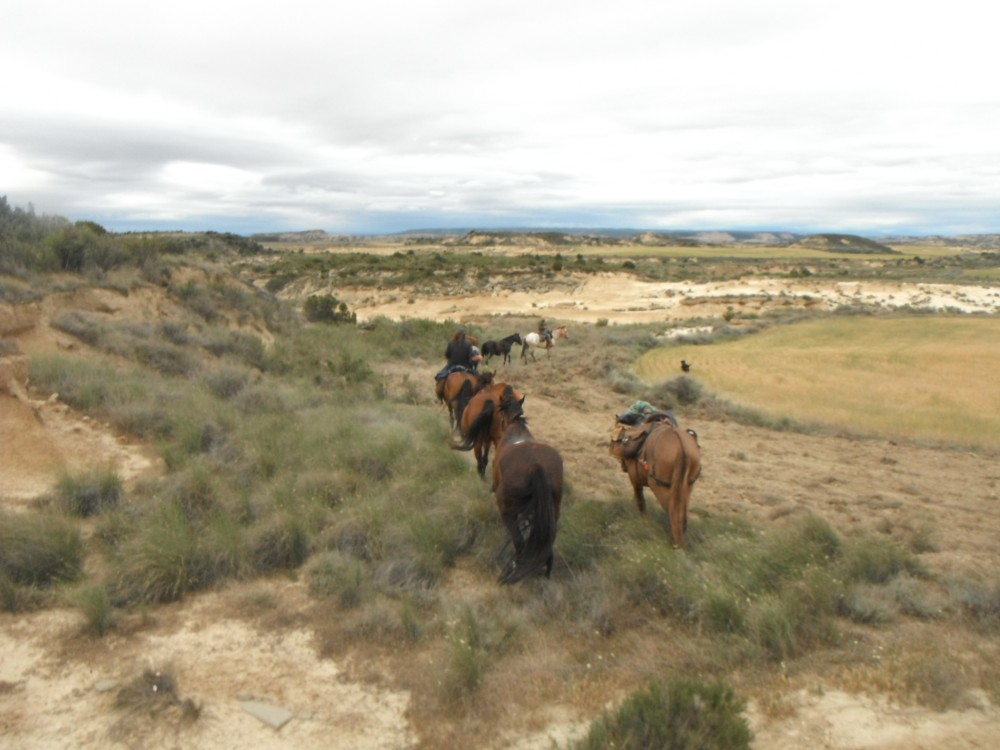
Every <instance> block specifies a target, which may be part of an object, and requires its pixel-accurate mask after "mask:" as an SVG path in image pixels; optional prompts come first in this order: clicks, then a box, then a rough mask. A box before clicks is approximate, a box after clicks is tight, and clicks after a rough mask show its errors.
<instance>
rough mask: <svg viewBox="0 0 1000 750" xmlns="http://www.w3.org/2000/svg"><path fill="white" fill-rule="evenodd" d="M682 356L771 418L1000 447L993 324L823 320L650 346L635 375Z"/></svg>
mask: <svg viewBox="0 0 1000 750" xmlns="http://www.w3.org/2000/svg"><path fill="white" fill-rule="evenodd" d="M681 359H686V360H687V361H689V362H692V363H694V369H693V371H692V373H691V376H692V377H696V378H697V379H698V380H699V381H700V382H702V383H704V384H705V385H706V386H707V387H708V388H709V389H710V390H711V391H713V392H715V393H717V394H718V395H719V396H720V397H722V398H725V399H729V400H731V401H733V402H736V403H738V404H741V405H745V406H748V407H751V408H753V409H758V410H760V411H761V412H764V413H765V414H767V415H768V416H770V417H773V418H776V417H778V416H782V417H788V418H791V419H793V420H795V421H799V422H819V423H822V424H825V425H829V426H832V427H835V428H838V429H844V430H849V431H855V432H861V433H868V434H875V435H879V436H883V437H908V438H914V439H918V440H928V441H934V442H941V443H947V444H950V443H959V444H963V445H973V446H984V447H988V448H1000V391H998V390H997V389H996V388H995V387H994V374H995V373H996V372H997V371H998V369H1000V320H996V319H993V318H978V317H977V318H970V317H941V318H930V317H919V318H870V317H850V318H843V317H834V318H824V319H822V320H813V321H808V322H804V323H799V324H797V325H790V326H780V327H775V328H771V329H769V330H767V331H764V332H761V333H758V334H755V335H752V336H747V337H744V338H742V339H739V340H735V341H726V342H723V343H719V344H715V345H711V346H693V345H686V346H677V347H667V348H662V347H661V348H657V349H655V350H653V351H651V352H648V353H647V354H645V355H644V356H643V357H642V358H641V359H640V360H639V362H638V364H637V371H638V373H639V375H640V376H641V377H642V378H643V379H644V380H645V381H646V382H650V383H653V382H659V381H661V380H664V379H666V378H668V377H673V376H675V375H676V373H677V370H678V364H677V363H678V362H679V361H680V360H681Z"/></svg>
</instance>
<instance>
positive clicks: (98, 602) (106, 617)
mask: <svg viewBox="0 0 1000 750" xmlns="http://www.w3.org/2000/svg"><path fill="white" fill-rule="evenodd" d="M70 601H71V602H72V603H73V604H74V605H75V606H76V607H77V609H79V610H80V613H81V614H82V615H83V618H84V623H85V629H86V631H87V632H88V633H90V634H91V635H94V636H97V637H101V636H103V635H104V634H105V633H107V632H108V631H109V630H111V628H113V627H114V625H115V613H114V607H113V606H112V604H111V598H110V597H109V596H108V592H107V589H105V588H104V586H102V585H100V584H86V585H84V586H82V587H80V588H79V589H78V590H77V591H75V592H73V593H72V594H71V595H70Z"/></svg>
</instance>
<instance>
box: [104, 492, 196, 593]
mask: <svg viewBox="0 0 1000 750" xmlns="http://www.w3.org/2000/svg"><path fill="white" fill-rule="evenodd" d="M121 557H122V559H121V562H120V569H119V571H120V572H119V580H118V583H117V586H118V595H119V597H120V598H121V599H122V600H124V601H126V602H147V603H156V602H168V601H174V600H176V599H180V598H181V597H183V596H184V594H185V593H187V592H188V591H191V590H193V589H196V588H199V587H202V586H205V585H207V584H208V583H210V582H211V580H212V576H211V571H212V565H211V560H210V559H209V558H206V557H205V556H203V555H202V553H201V550H200V549H199V544H198V534H197V531H196V529H195V528H194V527H193V526H192V525H191V524H190V523H189V522H188V518H187V515H186V514H185V512H184V510H183V508H182V507H181V505H180V504H179V503H172V502H164V503H162V504H161V505H160V507H158V508H156V509H154V511H153V512H152V513H151V514H150V515H149V516H148V517H146V518H144V519H143V522H142V523H141V524H140V525H139V528H138V532H137V534H136V536H134V537H132V538H131V539H129V540H128V542H126V543H125V544H124V545H123V549H122V554H121Z"/></svg>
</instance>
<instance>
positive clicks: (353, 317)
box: [302, 294, 358, 323]
mask: <svg viewBox="0 0 1000 750" xmlns="http://www.w3.org/2000/svg"><path fill="white" fill-rule="evenodd" d="M302 310H303V313H304V314H305V316H306V320H310V321H312V322H314V323H315V322H323V323H356V322H357V320H358V316H357V314H356V313H352V312H351V311H350V310H348V309H347V303H346V302H341V301H340V300H339V299H337V298H336V297H334V296H333V295H332V294H314V295H313V296H311V297H309V298H308V299H306V301H305V303H304V304H303V306H302Z"/></svg>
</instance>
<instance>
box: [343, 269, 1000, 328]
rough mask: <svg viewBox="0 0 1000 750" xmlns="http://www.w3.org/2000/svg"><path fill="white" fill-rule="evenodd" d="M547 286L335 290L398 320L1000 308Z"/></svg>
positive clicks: (722, 286) (819, 292) (769, 289)
mask: <svg viewBox="0 0 1000 750" xmlns="http://www.w3.org/2000/svg"><path fill="white" fill-rule="evenodd" d="M566 278H568V279H570V280H571V281H570V282H569V283H566V281H565V279H564V280H563V281H562V282H560V284H559V285H558V286H556V287H554V288H552V289H549V290H537V291H530V292H529V291H518V290H516V289H511V288H509V287H507V286H505V284H504V283H503V281H502V280H499V281H497V282H496V283H495V285H494V289H493V291H492V292H491V293H490V294H487V295H481V294H475V295H463V294H462V293H461V292H456V293H455V294H448V295H438V296H433V295H431V296H428V295H426V294H422V295H421V296H420V300H419V304H417V303H416V302H415V301H413V302H411V300H415V298H414V297H412V296H410V295H408V294H407V293H406V292H404V291H401V290H398V289H386V290H381V291H374V292H373V291H371V290H369V289H358V290H351V289H345V288H342V287H340V288H338V289H337V290H336V294H337V295H338V296H339V297H340V298H341V299H343V300H345V301H346V302H347V303H348V305H349V307H350V308H351V309H352V310H354V311H356V312H357V314H358V318H359V319H360V320H369V319H371V318H374V317H377V316H379V315H384V316H386V317H388V318H393V319H395V320H400V319H406V318H416V317H422V318H430V319H432V320H455V321H463V320H470V319H472V320H475V319H478V318H480V317H483V316H493V315H515V316H531V317H535V316H545V317H551V318H553V319H558V320H559V321H560V322H561V323H571V322H581V323H582V322H585V323H597V322H598V321H599V320H601V319H606V320H608V321H609V323H656V322H664V323H669V322H671V321H678V320H685V319H688V318H692V317H695V316H714V317H718V316H720V315H722V313H723V312H725V311H726V310H727V309H728V308H733V310H734V311H735V312H738V313H739V312H743V313H750V312H754V313H761V312H763V311H766V310H769V309H773V308H785V307H788V306H796V307H810V308H818V309H827V310H832V309H836V308H837V307H838V306H840V305H852V304H858V303H864V304H867V305H871V306H873V307H884V308H899V307H906V306H911V307H915V308H932V309H938V310H946V309H953V310H959V311H961V312H987V313H993V312H996V311H997V310H1000V290H997V289H995V288H990V287H980V286H971V285H965V286H959V285H946V284H909V285H907V284H899V283H895V282H881V281H872V282H853V281H852V282H832V281H815V282H812V281H810V282H803V281H801V280H795V279H767V278H761V279H744V280H739V281H727V282H708V283H694V282H646V281H637V280H635V279H633V278H631V277H628V276H623V275H620V274H610V273H609V274H578V275H576V276H572V275H570V276H567V277H566Z"/></svg>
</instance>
